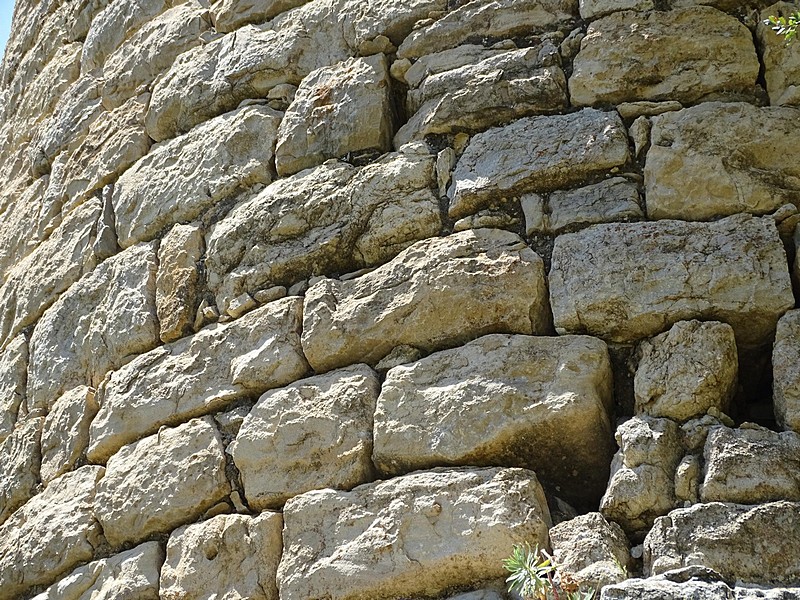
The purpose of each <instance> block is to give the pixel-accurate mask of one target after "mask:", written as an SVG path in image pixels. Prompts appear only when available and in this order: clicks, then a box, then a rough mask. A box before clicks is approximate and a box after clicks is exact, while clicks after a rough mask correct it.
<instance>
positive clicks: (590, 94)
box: [569, 6, 759, 106]
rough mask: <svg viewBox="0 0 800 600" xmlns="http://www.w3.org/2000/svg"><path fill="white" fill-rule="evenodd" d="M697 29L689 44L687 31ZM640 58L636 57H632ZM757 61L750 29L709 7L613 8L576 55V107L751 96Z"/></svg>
mask: <svg viewBox="0 0 800 600" xmlns="http://www.w3.org/2000/svg"><path fill="white" fill-rule="evenodd" d="M687 31H691V32H692V39H691V40H690V41H689V42H688V43H687V40H686V32H687ZM632 57H634V58H632ZM758 69H759V62H758V57H757V56H756V52H755V47H754V45H753V36H752V34H751V33H750V31H749V30H748V29H747V27H745V26H744V25H742V24H741V23H740V22H739V21H737V20H736V19H735V18H734V17H732V16H729V15H726V14H725V13H723V12H720V11H718V10H716V9H714V8H711V7H708V6H692V7H688V8H679V9H676V10H670V11H665V12H662V11H652V12H646V13H640V12H635V11H623V12H618V13H614V14H612V15H609V16H607V17H603V18H602V19H598V20H597V21H594V22H593V23H592V24H591V25H589V29H588V30H587V32H586V37H585V38H583V41H582V42H581V50H580V52H578V56H576V57H575V61H574V67H573V73H572V76H571V77H570V78H569V93H570V99H571V101H572V104H573V105H575V106H591V105H597V104H603V105H605V104H619V103H621V102H631V101H635V100H656V101H658V100H677V101H678V102H681V103H683V104H689V103H696V102H701V101H703V100H704V99H713V98H714V97H717V98H719V97H735V96H736V95H737V94H738V95H745V96H747V95H751V94H752V93H753V91H754V86H755V83H756V77H758Z"/></svg>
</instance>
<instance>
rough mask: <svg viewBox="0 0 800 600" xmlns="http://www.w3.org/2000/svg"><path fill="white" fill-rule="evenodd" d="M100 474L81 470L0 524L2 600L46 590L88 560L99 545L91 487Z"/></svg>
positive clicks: (91, 469) (90, 468)
mask: <svg viewBox="0 0 800 600" xmlns="http://www.w3.org/2000/svg"><path fill="white" fill-rule="evenodd" d="M104 472H105V469H103V468H102V467H97V466H85V467H81V468H80V469H78V470H77V471H74V472H72V473H67V474H66V475H62V476H61V477H59V478H58V479H56V480H54V481H53V482H51V483H50V485H49V486H47V488H46V489H45V490H44V491H43V492H42V493H41V494H39V495H38V496H35V497H34V498H32V499H31V500H30V501H29V502H27V503H26V504H25V505H24V506H23V507H22V508H20V509H19V510H18V511H16V512H15V513H14V514H13V515H11V517H10V518H9V519H8V520H7V521H6V522H5V523H3V524H2V525H0V581H2V582H3V594H4V596H5V597H6V598H14V597H17V596H21V595H23V594H25V593H26V592H28V591H29V590H30V589H31V588H32V587H34V586H38V585H50V584H52V583H53V582H55V581H56V580H57V579H59V578H60V577H61V576H63V575H64V574H66V573H68V572H69V571H70V570H71V569H73V568H75V567H77V566H78V565H79V564H81V563H84V562H86V561H89V560H91V559H92V558H93V556H94V553H95V550H96V549H97V548H98V546H100V544H101V543H102V542H103V541H104V540H103V530H102V528H101V527H100V524H99V523H98V522H97V519H96V518H95V516H94V513H93V508H94V498H95V486H96V484H97V481H98V480H99V479H100V478H101V477H102V476H103V473H104Z"/></svg>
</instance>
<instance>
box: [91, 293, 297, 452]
mask: <svg viewBox="0 0 800 600" xmlns="http://www.w3.org/2000/svg"><path fill="white" fill-rule="evenodd" d="M302 307H303V305H302V299H301V298H296V297H295V298H285V299H283V300H278V301H277V302H272V303H270V304H267V305H265V306H263V307H262V308H260V309H258V310H254V311H252V312H250V313H248V314H247V315H246V316H244V317H242V318H241V319H238V320H236V321H234V322H232V323H229V324H226V325H215V326H212V327H208V328H207V329H203V330H202V331H200V332H199V333H197V334H195V335H193V336H191V337H188V338H183V339H181V340H178V341H177V342H173V343H172V344H167V345H164V346H161V347H159V348H156V349H155V350H152V351H150V352H148V353H146V354H142V355H140V356H138V357H136V358H135V359H134V360H132V361H131V362H129V363H128V364H127V365H125V366H124V367H122V368H121V369H119V370H118V371H115V372H113V373H112V374H111V375H110V376H109V377H108V379H107V380H106V381H105V382H104V384H103V386H102V387H101V388H100V390H99V395H100V412H99V413H98V415H97V417H95V419H94V420H93V421H92V426H91V429H90V437H91V443H90V446H89V452H88V456H89V459H90V460H92V461H95V462H101V461H104V460H106V459H107V458H108V457H109V456H111V455H112V454H114V452H116V451H117V450H118V449H119V448H120V447H121V446H123V445H124V444H128V443H130V442H133V441H134V440H136V439H138V438H140V437H142V436H144V435H147V434H150V433H154V432H155V431H157V430H158V428H159V427H160V426H162V425H175V424H178V423H181V422H183V421H185V420H186V419H189V418H192V417H197V416H200V415H204V414H208V413H210V412H214V411H216V410H220V409H221V408H223V407H224V406H225V405H226V404H228V403H229V402H231V401H232V400H234V399H236V398H238V397H241V396H243V395H254V394H259V393H262V392H264V391H266V390H268V389H270V388H275V387H280V386H284V385H286V384H288V383H290V382H292V381H295V380H297V379H300V378H301V377H303V376H305V375H306V374H307V373H308V364H307V363H306V361H305V358H304V357H303V353H302V350H301V348H300V327H301V320H302Z"/></svg>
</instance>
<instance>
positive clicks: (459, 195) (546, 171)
mask: <svg viewBox="0 0 800 600" xmlns="http://www.w3.org/2000/svg"><path fill="white" fill-rule="evenodd" d="M554 139H558V140H561V142H560V143H559V144H555V145H554V144H553V140H554ZM628 158H629V154H628V136H627V134H626V132H625V127H624V126H623V125H622V120H621V119H620V118H619V115H618V114H617V113H615V112H601V111H599V110H594V109H585V110H582V111H580V112H577V113H570V114H567V115H553V116H542V117H528V118H525V119H519V120H518V121H514V122H513V123H511V124H510V125H506V126H505V127H497V128H494V129H490V130H489V131H486V132H484V133H479V134H477V135H476V136H475V137H473V138H472V139H471V140H470V142H469V145H468V146H467V149H466V150H465V151H464V154H463V155H462V156H461V158H460V159H459V161H458V164H457V165H456V169H455V172H454V173H453V183H452V185H451V187H450V189H449V191H448V196H449V198H450V216H451V217H453V218H458V217H463V216H466V215H468V214H470V213H473V212H476V211H477V210H479V209H481V208H484V207H485V206H487V205H488V204H490V203H491V201H492V200H497V199H499V198H501V197H507V196H514V195H518V194H521V193H524V192H548V191H551V190H554V189H559V188H564V187H569V186H570V185H573V184H577V183H580V182H581V181H583V180H585V179H586V178H587V177H588V176H590V175H592V174H595V173H602V172H604V171H608V170H611V169H612V168H614V167H619V166H621V165H624V164H625V163H626V162H627V161H628Z"/></svg>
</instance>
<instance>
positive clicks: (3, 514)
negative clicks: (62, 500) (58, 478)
mask: <svg viewBox="0 0 800 600" xmlns="http://www.w3.org/2000/svg"><path fill="white" fill-rule="evenodd" d="M43 422H44V418H42V417H37V418H33V419H28V420H26V421H23V422H21V423H18V424H17V426H16V427H15V428H14V430H13V431H12V432H11V435H9V436H8V437H7V438H6V439H5V441H4V442H3V443H2V444H0V456H2V457H3V460H2V461H0V524H2V523H3V522H4V521H5V520H6V519H8V517H9V516H11V513H13V512H14V511H15V510H17V509H18V508H19V507H20V506H22V505H23V504H25V502H27V501H28V500H30V499H31V498H32V497H33V495H34V494H35V493H36V488H37V486H38V485H39V466H40V464H41V460H42V454H41V451H40V450H39V440H40V439H41V436H42V423H43ZM0 581H2V579H0Z"/></svg>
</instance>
